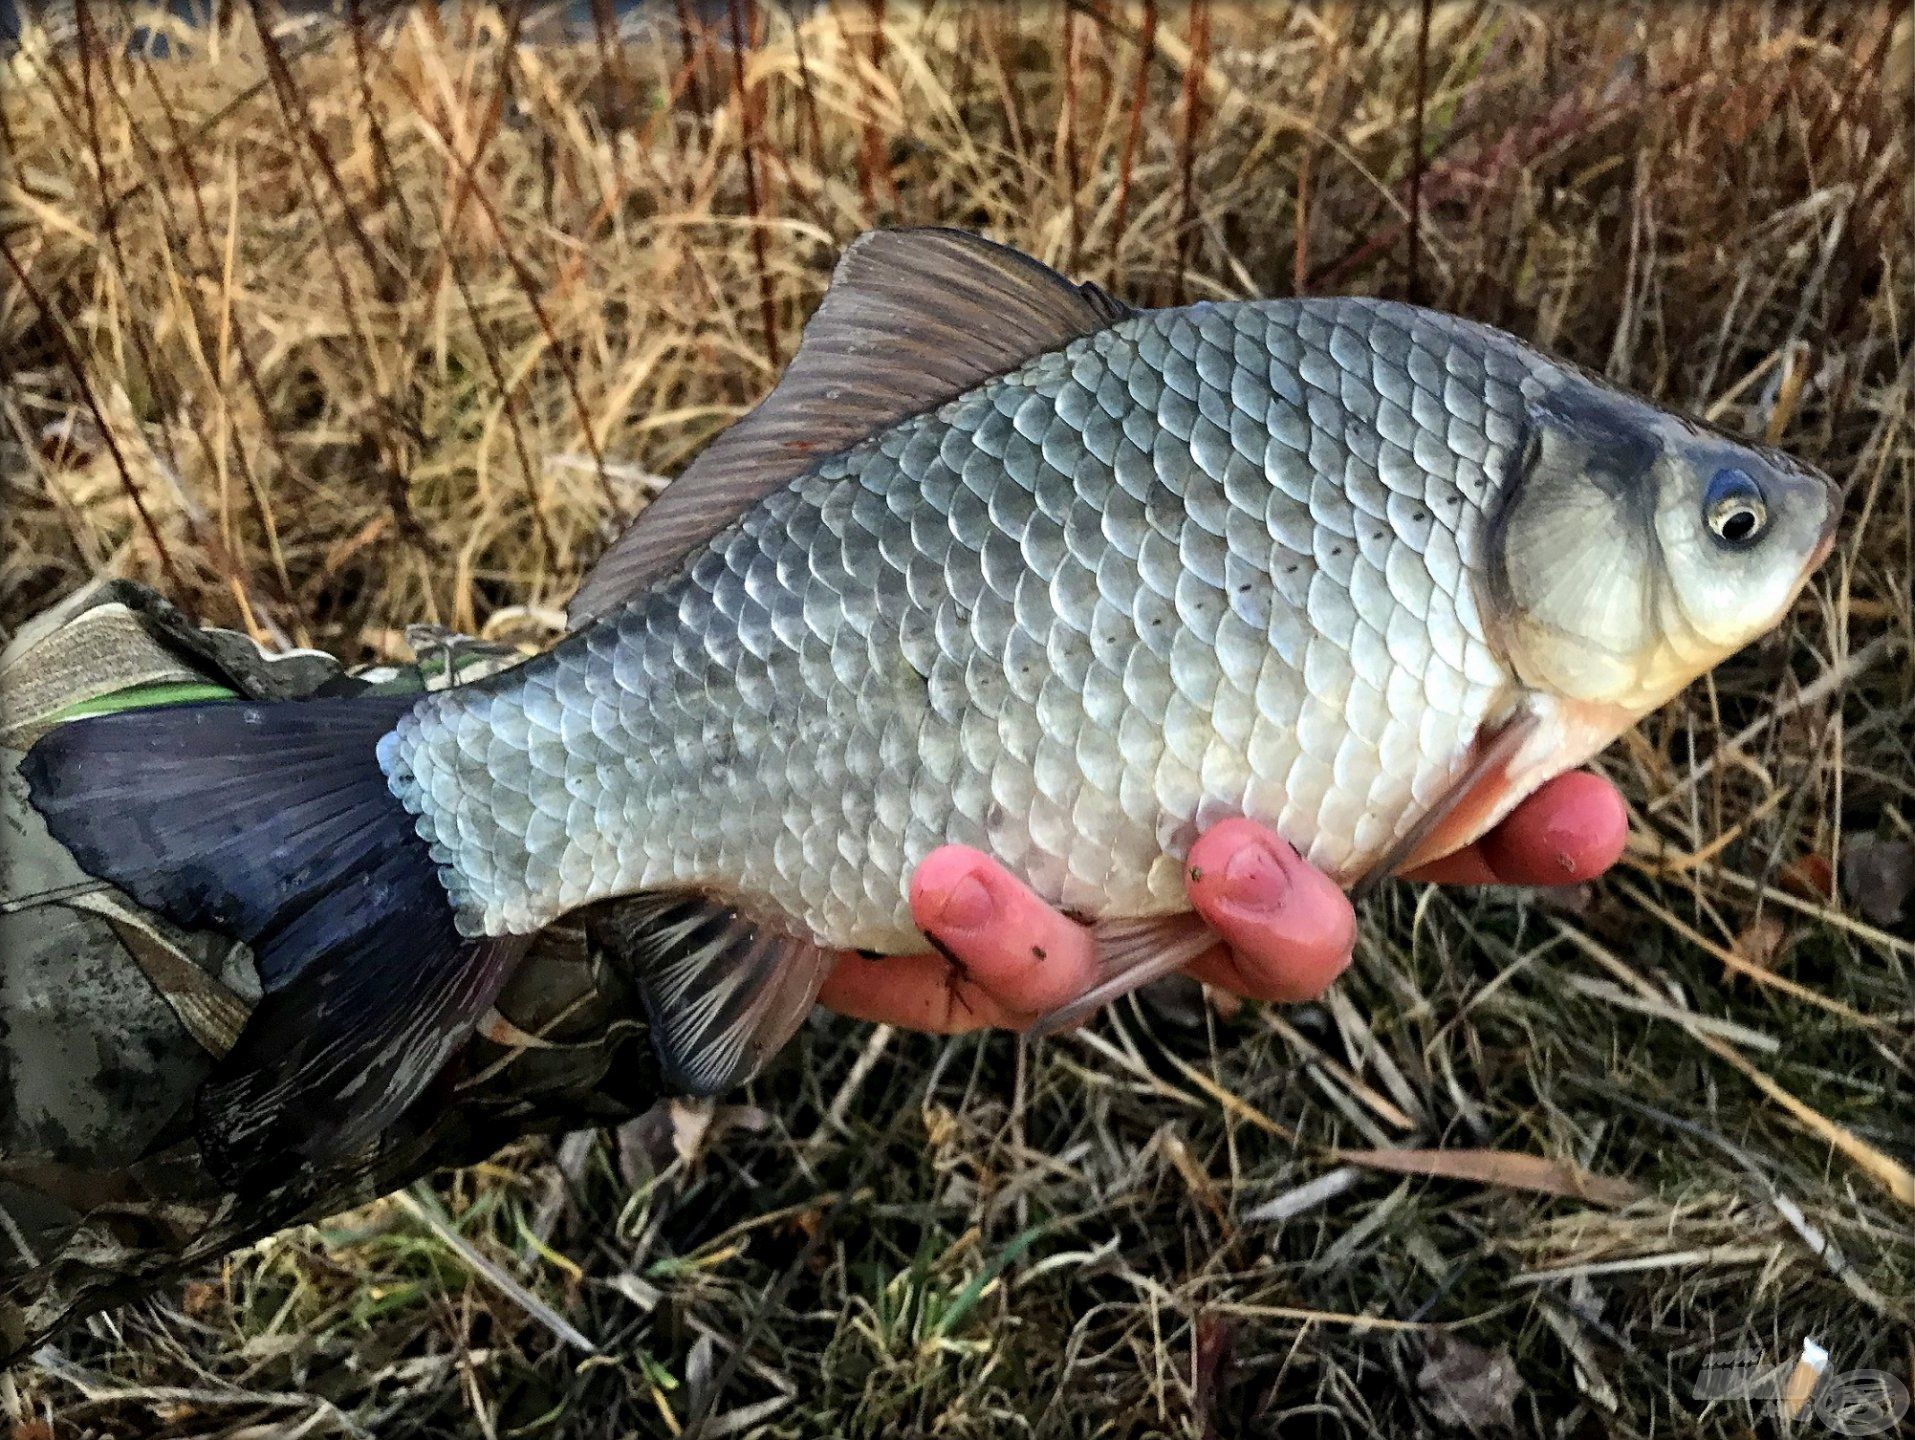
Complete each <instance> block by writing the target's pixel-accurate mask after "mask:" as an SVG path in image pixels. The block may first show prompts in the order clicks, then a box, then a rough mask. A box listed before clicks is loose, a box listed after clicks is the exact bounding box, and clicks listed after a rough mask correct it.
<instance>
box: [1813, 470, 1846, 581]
mask: <svg viewBox="0 0 1915 1440" xmlns="http://www.w3.org/2000/svg"><path fill="white" fill-rule="evenodd" d="M1817 478H1818V479H1819V480H1821V482H1822V484H1823V485H1824V486H1825V487H1827V490H1828V505H1829V508H1828V514H1827V515H1826V516H1825V517H1824V518H1823V520H1822V533H1821V534H1820V535H1817V536H1816V537H1815V549H1814V550H1813V551H1811V552H1810V553H1809V565H1808V568H1809V569H1810V570H1819V569H1821V568H1822V562H1823V561H1824V560H1827V559H1828V558H1829V556H1830V555H1831V554H1833V553H1834V551H1835V536H1836V533H1837V532H1838V531H1839V530H1840V529H1841V526H1842V487H1841V486H1839V485H1837V484H1836V483H1835V481H1834V480H1832V479H1830V478H1829V477H1828V476H1827V475H1818V476H1817Z"/></svg>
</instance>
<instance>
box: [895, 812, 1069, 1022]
mask: <svg viewBox="0 0 1915 1440" xmlns="http://www.w3.org/2000/svg"><path fill="white" fill-rule="evenodd" d="M911 918H912V919H913V920H914V921H916V922H917V926H918V928H919V929H920V930H922V931H923V932H924V933H925V934H926V935H928V936H930V937H931V938H932V939H933V940H935V941H936V942H938V943H939V944H940V945H942V946H943V947H944V949H945V950H946V951H947V952H948V954H949V958H950V959H951V960H952V961H954V962H955V963H956V964H957V965H958V967H959V968H960V970H961V971H962V973H963V976H964V978H965V979H967V980H969V981H971V982H972V983H973V984H974V985H976V986H978V987H979V988H980V989H982V990H983V991H984V992H985V993H986V994H988V995H990V996H991V997H992V999H994V1000H995V1001H997V1002H998V1004H999V1005H1001V1006H1002V1007H1003V1008H1004V1009H1005V1010H1007V1011H1011V1012H1013V1013H1028V1014H1032V1015H1035V1014H1039V1013H1041V1012H1043V1011H1046V1010H1054V1009H1056V1008H1057V1007H1058V1006H1059V1005H1062V1004H1063V1003H1064V1002H1065V1001H1066V1000H1070V999H1072V998H1074V997H1075V996H1077V995H1080V994H1082V993H1083V992H1084V991H1085V990H1086V989H1087V988H1089V986H1090V984H1091V980H1092V978H1093V977H1094V975H1095V974H1096V970H1097V947H1096V944H1095V942H1093V941H1092V939H1091V935H1090V931H1088V930H1086V929H1085V928H1084V927H1083V926H1082V925H1079V924H1077V923H1076V922H1075V921H1073V920H1071V919H1070V918H1069V917H1068V916H1065V915H1061V914H1059V913H1058V912H1057V911H1056V910H1054V909H1052V908H1051V907H1050V906H1049V905H1048V904H1046V903H1045V902H1044V901H1043V900H1041V899H1039V898H1038V896H1037V895H1036V894H1034V893H1033V892H1032V891H1031V890H1030V888H1029V887H1028V886H1026V885H1025V884H1024V882H1023V881H1021V880H1019V879H1018V878H1017V877H1016V876H1014V875H1012V874H1011V872H1010V871H1008V870H1006V869H1005V868H1004V867H1003V866H1002V865H999V864H998V863H997V862H996V861H995V860H993V859H991V858H990V857H989V856H988V855H985V854H983V853H981V852H979V851H976V850H973V849H970V848H969V847H968V846H963V845H946V846H943V847H942V848H940V849H937V850H933V851H932V852H931V853H930V854H929V855H927V856H925V857H924V859H923V860H922V861H921V862H919V864H918V868H917V870H916V871H915V872H914V873H913V874H912V876H911Z"/></svg>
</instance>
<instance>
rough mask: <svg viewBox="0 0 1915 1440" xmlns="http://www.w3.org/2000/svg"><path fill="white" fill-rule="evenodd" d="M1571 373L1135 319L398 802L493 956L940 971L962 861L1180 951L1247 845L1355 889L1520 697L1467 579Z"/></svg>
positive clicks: (664, 621)
mask: <svg viewBox="0 0 1915 1440" xmlns="http://www.w3.org/2000/svg"><path fill="white" fill-rule="evenodd" d="M1544 364H1547V362H1546V361H1543V360H1542V359H1541V357H1539V356H1537V355H1536V354H1535V353H1534V352H1532V351H1529V350H1528V349H1527V348H1526V347H1523V346H1521V345H1520V344H1519V343H1517V342H1515V341H1513V340H1510V339H1508V338H1507V337H1504V336H1501V335H1499V334H1497V333H1495V332H1492V331H1488V330H1486V329H1484V328H1482V327H1479V326H1476V325H1472V324H1470V323H1468V322H1463V321H1459V320H1454V319H1451V318H1449V317H1445V316H1440V315H1435V314H1432V313H1430V312H1426V311H1420V310H1416V309H1413V308H1411V307H1407V306H1402V305H1397V304H1393V303H1390V302H1381V301H1368V300H1355V299H1334V300H1296V301H1262V302H1244V303H1238V304H1202V305H1196V306H1191V307H1187V308H1183V309H1177V310H1167V311H1156V312H1149V313H1145V314H1141V315H1136V316H1133V317H1131V318H1128V319H1125V320H1122V321H1120V322H1119V323H1117V324H1115V325H1113V326H1111V327H1110V328H1108V329H1106V330H1103V331H1101V332H1099V333H1096V334H1092V335H1089V336H1087V337H1084V338H1082V339H1079V340H1076V341H1074V342H1072V343H1071V344H1069V345H1067V346H1065V347H1063V348H1062V349H1059V350H1056V351H1053V352H1051V353H1048V354H1045V355H1041V356H1039V357H1038V358H1036V359H1034V360H1032V361H1030V362H1029V363H1027V364H1025V365H1023V366H1022V367H1021V368H1019V369H1017V370H1015V371H1013V372H1011V373H1009V374H1007V375H1005V376H1003V377H1001V378H999V379H996V380H993V381H990V382H988V383H985V384H983V385H980V386H978V387H976V388H974V389H973V390H971V391H969V392H967V393H965V394H963V395H961V396H959V397H957V398H956V399H954V400H952V401H950V402H948V403H946V404H944V405H942V406H940V407H938V408H937V409H936V410H935V411H933V412H930V413H926V414H922V415H918V416H915V417H912V418H909V419H906V420H904V421H901V422H899V423H897V424H895V425H892V426H891V427H889V428H888V429H886V430H883V431H881V432H880V433H879V434H877V435H875V436H873V437H872V438H870V439H869V440H868V441H866V442H865V443H863V444H860V445H857V446H855V447H853V448H852V449H850V450H849V451H847V452H845V453H842V454H840V455H837V456H834V457H832V458H830V459H827V460H825V461H823V462H822V463H820V464H819V465H817V466H816V467H815V468H814V469H813V470H812V471H810V472H809V473H807V474H805V475H803V476H801V477H799V478H798V479H797V480H796V481H794V482H792V483H791V484H789V485H787V486H786V487H784V488H783V489H781V490H779V491H776V492H774V493H773V494H771V495H770V496H767V497H766V498H765V499H764V500H762V501H761V502H759V503H758V504H757V505H756V506H755V507H754V508H752V509H751V510H750V511H749V512H747V513H746V514H745V515H744V516H743V517H742V518H741V519H740V520H739V521H738V522H736V523H735V524H734V525H733V526H731V527H730V528H729V529H728V530H726V531H724V532H723V533H721V534H720V535H719V536H717V537H716V538H714V539H713V540H712V541H711V542H710V543H709V544H707V545H706V546H705V547H704V548H703V549H702V551H701V552H699V553H697V554H696V555H695V557H694V558H692V559H691V560H690V561H689V563H688V564H687V565H686V566H685V567H684V568H683V570H682V572H681V573H680V575H679V576H678V577H677V578H675V579H674V580H672V581H670V582H669V583H667V584H665V585H663V586H661V587H659V588H657V589H655V590H654V591H652V592H651V593H649V594H647V595H644V596H642V597H640V598H639V599H637V600H635V601H633V602H632V603H631V604H629V605H628V606H626V607H625V608H624V609H623V610H622V611H620V612H618V613H617V614H616V615H614V616H612V617H608V619H607V620H606V621H605V622H604V623H602V624H600V625H597V626H595V627H593V628H591V629H589V630H587V631H585V632H582V633H580V634H578V635H575V636H573V637H570V638H568V639H567V640H566V641H564V642H562V643H561V644H560V645H559V646H557V647H556V648H555V649H553V650H552V651H551V652H549V653H548V654H546V655H545V656H542V657H540V658H538V659H536V660H534V661H532V662H529V663H528V664H527V665H526V666H524V667H521V668H520V669H519V670H516V671H513V672H510V673H509V674H508V675H507V676H505V677H502V678H501V679H500V680H499V681H496V682H486V683H481V684H479V685H475V686H469V687H465V688H463V689H460V690H455V691H450V692H445V693H443V694H441V695H437V696H434V697H431V698H430V699H429V700H427V701H425V702H422V703H421V704H420V706H419V707H418V708H417V709H416V710H415V711H414V712H413V713H412V714H411V715H409V716H408V717H407V718H406V719H405V720H404V721H403V722H402V724H401V725H400V727H399V728H398V730H397V731H396V732H395V733H394V735H393V736H391V737H390V738H389V740H388V741H387V742H386V743H385V744H384V745H383V746H382V749H381V763H382V764H383V765H384V766H385V768H386V770H387V772H388V774H389V776H390V778H391V780H392V784H393V788H394V790H395V792H396V793H397V794H398V795H399V796H400V798H401V799H402V800H403V801H404V803H405V804H406V806H407V808H408V809H409V810H411V811H412V812H413V813H414V814H415V815H416V816H417V826H418V829H419V832H420V834H421V835H423V836H424V837H425V838H426V839H427V840H428V841H429V842H430V843H431V846H432V853H433V856H434V858H435V859H436V860H437V861H438V862H439V864H440V867H441V875H442V878H443V879H444V881H445V883H446V886H447V888H448V890H449V891H450V892H451V894H452V895H453V897H454V900H455V902H456V904H457V906H458V909H459V916H460V925H461V928H462V929H464V930H465V931H466V933H469V934H477V933H504V932H524V931H527V930H531V929H534V928H537V927H538V926H540V925H543V924H545V923H548V922H549V921H550V920H552V919H553V918H555V917H556V916H558V915H559V914H562V913H564V912H565V911H567V910H570V909H572V908H575V907H577V906H579V905H582V904H586V903H589V902H591V901H594V900H598V899H603V898H607V897H610V896H615V895H621V894H629V893H632V892H635V891H642V890H655V889H659V888H661V887H698V888H704V889H709V890H714V891H717V892H719V893H720V894H724V895H732V896H742V897H752V902H753V903H754V904H756V905H757V906H759V907H761V908H762V909H764V910H765V911H766V912H768V913H769V915H770V917H771V918H776V919H779V920H782V921H783V922H785V923H786V924H789V925H790V926H792V927H793V928H794V929H797V930H799V931H801V932H802V933H805V934H808V935H809V936H810V937H811V938H814V939H816V940H817V941H819V942H821V943H826V944H830V945H834V946H856V947H862V948H866V949H871V950H880V951H902V950H913V949H916V948H918V947H919V946H920V945H921V944H922V941H921V939H920V937H919V934H918V931H917V929H916V927H915V926H914V925H913V924H912V922H911V917H910V912H909V907H908V904H907V900H906V889H905V879H906V877H907V876H908V874H909V872H910V870H911V867H912V866H913V865H914V864H915V863H916V862H917V861H918V860H919V859H921V858H922V857H923V856H924V855H925V854H926V853H928V852H929V851H930V850H932V849H933V848H935V847H937V846H938V845H941V844H944V843H946V842H959V843H965V844H970V845H975V846H978V847H980V848H982V849H985V850H988V851H989V852H990V853H992V854H993V855H995V856H997V857H998V858H999V859H1000V860H1002V861H1003V862H1004V863H1005V864H1007V865H1009V866H1010V867H1012V868H1013V869H1014V870H1016V871H1017V872H1018V873H1019V874H1021V875H1022V876H1024V878H1025V879H1026V880H1027V881H1028V882H1029V883H1030V884H1031V885H1032V886H1033V888H1034V889H1036V890H1037V891H1038V893H1040V894H1042V895H1044V896H1045V897H1047V898H1048V899H1051V900H1053V901H1055V902H1057V903H1059V904H1061V905H1063V906H1066V907H1074V908H1079V909H1083V910H1086V911H1091V912H1094V913H1097V914H1100V915H1104V916H1146V915H1154V914H1164V913H1169V912H1172V911H1176V910H1180V909H1182V908H1184V907H1185V906H1186V904H1187V903H1188V902H1187V901H1186V899H1185V897H1184V892H1183V879H1182V876H1181V873H1180V869H1181V867H1180V861H1181V859H1182V857H1183V856H1184V855H1185V854H1186V853H1187V852H1188V849H1189V847H1190V845H1191V844H1192V842H1193V841H1194V840H1195V837H1196V836H1197V834H1198V833H1199V832H1200V831H1201V830H1202V829H1203V828H1204V827H1205V826H1207V825H1209V824H1211V823H1213V822H1214V821H1216V820H1218V819H1221V818H1224V817H1226V816H1230V815H1237V814H1250V815H1254V816H1257V817H1259V818H1262V819H1265V820H1267V821H1271V822H1273V823H1275V824H1276V825H1277V827H1278V828H1279V829H1281V830H1282V831H1283V833H1284V834H1285V835H1286V836H1287V837H1289V838H1290V839H1291V840H1292V842H1293V843H1295V844H1297V845H1298V846H1299V848H1301V849H1302V850H1303V851H1304V853H1306V854H1307V855H1308V856H1309V857H1310V859H1311V860H1313V861H1314V862H1316V863H1317V864H1319V865H1321V866H1323V867H1324V868H1326V869H1327V870H1329V871H1330V872H1331V873H1332V874H1334V875H1340V876H1345V877H1348V876H1353V875H1355V874H1357V873H1358V872H1360V871H1362V870H1363V869H1364V868H1365V867H1366V865H1367V864H1369V863H1371V862H1373V861H1374V860H1375V859H1376V858H1377V857H1378V856H1379V855H1380V854H1381V853H1382V852H1383V851H1385V850H1387V849H1388V848H1389V846H1390V845H1391V844H1392V843H1394V842H1395V841H1397V840H1398V839H1400V838H1401V837H1402V836H1403V835H1405V834H1406V833H1408V831H1409V830H1410V829H1411V827H1412V826H1413V825H1414V824H1415V822H1416V820H1417V819H1418V818H1419V816H1420V814H1421V813H1422V811H1423V809H1424V808H1425V807H1427V806H1429V805H1430V804H1431V803H1433V802H1434V801H1435V800H1436V799H1437V797H1438V796H1439V795H1441V794H1442V792H1443V791H1444V790H1445V788H1446V787H1447V786H1449V785H1450V784H1451V783H1452V782H1453V781H1454V780H1455V778H1456V776H1457V774H1458V771H1459V769H1460V767H1461V765H1462V764H1463V762H1464V760H1465V758H1466V757H1467V755H1468V752H1469V749H1470V745H1471V742H1472V740H1473V738H1474V737H1475V736H1476V735H1477V734H1478V733H1479V731H1480V730H1481V728H1482V727H1483V726H1484V724H1485V723H1486V722H1487V721H1489V720H1490V719H1491V718H1492V716H1493V714H1494V711H1495V708H1496V707H1497V705H1498V704H1499V703H1502V702H1503V701H1505V700H1506V698H1507V696H1508V694H1509V692H1510V690H1511V687H1512V685H1513V683H1514V682H1513V677H1512V676H1511V675H1510V674H1509V672H1508V671H1507V669H1506V668H1505V666H1504V664H1503V663H1502V662H1501V661H1500V660H1499V659H1498V658H1497V655H1496V654H1495V652H1494V651H1493V650H1492V648H1491V647H1490V645H1489V642H1488V640H1487V638H1486V636H1485V633H1484V626H1483V622H1482V618H1481V616H1480V615H1479V612H1478V609H1477V599H1476V595H1475V593H1474V590H1473V587H1472V585H1471V583H1470V581H1469V578H1468V577H1469V575H1470V573H1471V572H1472V567H1474V566H1475V565H1476V563H1477V559H1478V555H1479V551H1480V547H1481V544H1482V529H1483V519H1484V513H1485V510H1486V508H1487V507H1488V506H1489V505H1490V504H1491V503H1492V501H1493V498H1494V494H1495V491H1496V487H1497V483H1498V477H1499V476H1500V475H1501V474H1502V473H1503V471H1504V470H1505V469H1506V467H1507V465H1508V463H1509V460H1510V457H1511V455H1512V453H1513V447H1514V446H1515V445H1516V443H1517V441H1518V438H1519V436H1520V434H1521V417H1522V407H1523V405H1524V403H1525V398H1526V388H1525V387H1526V386H1533V385H1534V383H1535V381H1536V376H1537V374H1538V369H1539V366H1541V365H1544Z"/></svg>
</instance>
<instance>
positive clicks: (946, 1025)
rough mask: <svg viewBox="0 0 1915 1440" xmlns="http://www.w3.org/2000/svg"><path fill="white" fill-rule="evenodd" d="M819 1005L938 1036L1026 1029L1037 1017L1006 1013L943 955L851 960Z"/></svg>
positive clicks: (831, 977)
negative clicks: (971, 1031)
mask: <svg viewBox="0 0 1915 1440" xmlns="http://www.w3.org/2000/svg"><path fill="white" fill-rule="evenodd" d="M818 1001H819V1003H820V1004H822V1005H826V1006H829V1007H830V1008H831V1009H833V1010H836V1011H837V1012H838V1013H839V1014H840V1015H849V1016H850V1017H851V1018H852V1019H854V1020H871V1021H875V1022H876V1023H878V1024H880V1025H899V1026H903V1027H904V1028H906V1029H909V1030H923V1031H927V1032H929V1033H931V1034H934V1035H960V1034H963V1033H964V1032H966V1031H969V1030H982V1029H986V1028H989V1029H998V1030H1024V1029H1028V1028H1029V1027H1030V1024H1031V1022H1032V1021H1033V1020H1034V1019H1036V1016H1035V1015H1030V1014H1022V1013H1014V1012H1012V1011H1010V1010H1007V1009H1005V1008H1004V1006H1003V1005H1001V1004H1000V1003H999V1002H998V1001H997V1000H996V999H995V998H993V997H992V996H991V995H990V994H989V993H988V992H986V991H985V990H983V989H982V988H981V987H979V986H977V985H974V984H972V983H971V982H970V981H969V980H966V979H965V978H964V977H963V976H962V975H960V974H959V973H958V972H957V971H955V970H954V969H952V967H951V962H950V961H948V960H946V959H945V958H944V957H943V956H942V955H881V956H878V957H877V958H876V959H870V958H867V957H865V956H863V955H846V956H844V957H843V958H842V959H840V960H839V961H838V963H837V964H836V965H835V966H833V967H832V969H831V972H830V974H828V975H827V976H825V983H824V984H823V985H822V986H820V987H819V990H818Z"/></svg>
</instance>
